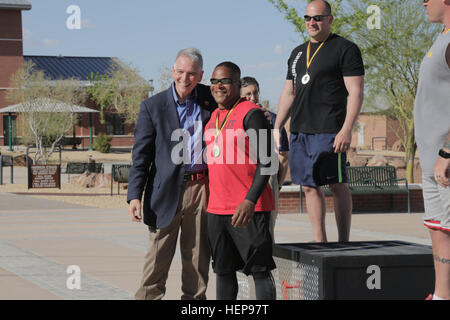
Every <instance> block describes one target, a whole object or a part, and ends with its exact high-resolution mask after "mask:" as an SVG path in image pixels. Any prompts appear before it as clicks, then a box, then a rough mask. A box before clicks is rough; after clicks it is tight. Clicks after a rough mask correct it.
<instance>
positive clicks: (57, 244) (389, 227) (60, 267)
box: [0, 193, 431, 300]
mask: <svg viewBox="0 0 450 320" xmlns="http://www.w3.org/2000/svg"><path fill="white" fill-rule="evenodd" d="M421 218H422V214H410V215H408V214H404V213H402V214H355V215H353V221H352V232H351V241H366V240H403V241H408V242H414V243H420V244H427V245H430V244H431V242H430V240H429V237H428V232H427V230H426V229H425V227H423V224H422V220H421ZM326 221H327V230H328V237H329V241H336V239H337V233H336V226H335V222H334V215H333V214H328V215H327V220H326ZM275 234H276V242H277V243H288V242H309V241H311V240H312V233H311V225H310V223H309V219H308V217H307V215H300V214H283V215H279V217H278V220H277V224H276V228H275ZM146 250H147V229H146V227H145V226H144V225H143V224H140V223H133V222H131V221H130V220H129V218H128V214H127V212H126V210H124V209H98V208H92V207H82V206H78V205H73V204H68V203H64V202H59V201H51V200H45V199H38V198H33V197H30V196H25V195H20V196H19V195H13V194H8V193H0V299H68V300H72V299H83V300H86V299H120V300H122V299H133V295H134V292H135V290H136V289H137V287H138V285H139V281H140V278H141V272H142V266H143V257H144V254H145V252H146ZM78 274H80V275H81V276H80V278H79V279H80V280H81V281H80V282H78V281H77V279H78V278H76V277H77V275H78ZM78 284H80V288H79V289H78V287H77V286H78ZM180 287H181V259H180V254H179V252H177V253H176V255H175V257H174V261H173V264H172V268H171V271H170V274H169V279H168V283H167V294H166V297H165V299H173V300H178V299H180V296H181V290H180ZM207 295H208V298H209V299H215V276H214V274H213V273H212V272H211V273H210V285H209V288H208V291H207Z"/></svg>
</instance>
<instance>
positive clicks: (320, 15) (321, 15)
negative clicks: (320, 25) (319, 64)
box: [304, 0, 428, 22]
mask: <svg viewBox="0 0 450 320" xmlns="http://www.w3.org/2000/svg"><path fill="white" fill-rule="evenodd" d="M427 1H428V0H427ZM329 16H330V15H329V14H319V15H317V16H313V17H311V16H304V18H305V21H311V19H314V21H316V22H319V21H322V19H323V18H324V17H329Z"/></svg>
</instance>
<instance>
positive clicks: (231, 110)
mask: <svg viewBox="0 0 450 320" xmlns="http://www.w3.org/2000/svg"><path fill="white" fill-rule="evenodd" d="M239 101H241V98H239V99H238V100H237V101H236V103H235V104H234V105H233V107H231V109H230V110H229V111H228V113H227V115H226V117H225V119H224V120H223V122H222V125H221V126H220V129H219V111H217V113H216V136H215V137H214V142H215V143H217V138H218V137H219V134H220V133H221V132H222V130H223V128H224V127H225V124H226V123H227V122H228V118H229V117H230V115H231V113H232V112H233V110H234V108H235V107H236V106H237V105H238V103H239Z"/></svg>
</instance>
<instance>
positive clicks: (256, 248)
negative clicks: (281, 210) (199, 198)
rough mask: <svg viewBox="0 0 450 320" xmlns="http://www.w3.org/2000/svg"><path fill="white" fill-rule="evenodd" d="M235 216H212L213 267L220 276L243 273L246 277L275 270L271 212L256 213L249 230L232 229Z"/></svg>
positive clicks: (210, 239)
mask: <svg viewBox="0 0 450 320" xmlns="http://www.w3.org/2000/svg"><path fill="white" fill-rule="evenodd" d="M231 218H232V215H218V214H212V213H208V238H209V245H210V247H211V252H212V267H213V270H214V272H215V273H217V274H227V273H232V272H235V271H238V270H241V271H242V272H243V273H245V274H246V275H249V274H251V273H253V272H263V271H270V270H272V269H275V267H276V266H275V262H274V261H273V258H272V237H271V235H270V232H269V220H270V212H255V215H254V216H253V219H252V221H251V222H250V224H249V225H248V226H247V227H239V228H235V227H233V226H232V225H231Z"/></svg>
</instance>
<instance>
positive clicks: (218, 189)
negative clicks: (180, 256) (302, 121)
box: [205, 62, 278, 300]
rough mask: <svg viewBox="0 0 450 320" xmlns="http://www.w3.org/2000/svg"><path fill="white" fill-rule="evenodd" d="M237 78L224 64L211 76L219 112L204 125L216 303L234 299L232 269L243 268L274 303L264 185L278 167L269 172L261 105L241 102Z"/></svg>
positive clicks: (268, 198)
mask: <svg viewBox="0 0 450 320" xmlns="http://www.w3.org/2000/svg"><path fill="white" fill-rule="evenodd" d="M240 77H241V74H240V69H239V67H238V66H237V65H235V64H234V63H232V62H223V63H221V64H219V65H218V66H217V67H216V68H215V69H214V72H213V75H212V78H211V94H212V96H213V97H214V99H215V100H216V102H217V104H218V106H219V108H218V109H216V110H215V111H214V112H213V113H212V115H211V118H210V121H209V122H208V124H207V125H206V127H205V141H206V146H207V149H206V158H207V163H208V170H209V178H210V180H209V192H210V195H209V203H208V208H207V212H208V213H209V214H208V237H209V243H210V246H211V250H212V259H213V264H212V265H213V269H214V272H215V273H216V274H217V289H216V290H217V292H216V296H217V299H220V300H234V299H236V297H237V293H238V283H237V278H236V271H238V270H241V271H242V272H243V273H245V274H247V275H249V274H252V275H253V278H254V280H255V289H256V298H257V299H258V300H269V299H275V286H274V284H273V279H272V275H271V272H270V271H271V270H272V269H274V268H275V263H274V261H273V258H272V238H271V235H270V232H269V221H270V211H271V210H273V209H274V201H273V196H272V191H271V189H270V187H269V186H268V184H267V183H268V180H269V178H270V175H271V174H272V173H273V171H276V170H277V169H278V168H271V165H272V161H271V160H272V159H271V157H272V136H271V130H270V124H269V123H268V121H267V119H266V117H265V115H264V112H263V110H262V109H261V108H260V107H258V106H257V105H255V104H254V103H252V102H250V101H247V100H246V99H241V97H240V85H241V84H240ZM275 163H277V162H276V161H275Z"/></svg>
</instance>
